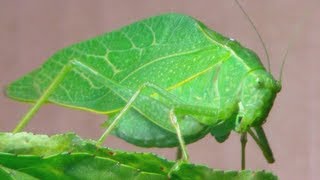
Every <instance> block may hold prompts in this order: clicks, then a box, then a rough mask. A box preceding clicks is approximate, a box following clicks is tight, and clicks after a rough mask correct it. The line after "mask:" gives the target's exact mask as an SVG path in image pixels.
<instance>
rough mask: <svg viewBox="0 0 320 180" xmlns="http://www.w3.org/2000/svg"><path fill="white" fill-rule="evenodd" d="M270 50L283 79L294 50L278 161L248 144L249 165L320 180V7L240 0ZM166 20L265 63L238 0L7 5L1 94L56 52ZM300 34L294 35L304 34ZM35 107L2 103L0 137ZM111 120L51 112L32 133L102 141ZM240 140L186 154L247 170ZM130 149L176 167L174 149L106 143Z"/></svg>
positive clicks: (71, 0) (276, 113)
mask: <svg viewBox="0 0 320 180" xmlns="http://www.w3.org/2000/svg"><path fill="white" fill-rule="evenodd" d="M240 2H241V4H242V5H243V6H244V9H245V10H246V12H247V13H248V14H249V15H250V17H251V18H252V20H253V21H254V23H255V25H256V26H257V28H258V30H259V32H260V33H261V36H262V37H263V39H264V40H265V43H266V45H267V48H268V50H269V52H270V58H271V63H272V70H273V72H274V75H275V77H279V71H280V65H281V62H282V58H283V55H284V51H285V49H286V48H287V46H288V43H289V42H290V41H292V39H295V41H294V43H293V44H292V47H291V48H290V50H289V55H288V59H287V63H286V65H285V69H284V76H283V89H282V92H281V93H280V94H279V95H278V97H277V99H276V102H275V104H274V106H273V109H272V111H271V113H270V116H269V118H268V122H267V123H266V124H265V131H266V133H267V135H268V138H269V141H270V144H271V147H272V148H273V151H274V155H275V158H276V162H275V163H274V164H271V165H269V164H267V163H266V161H265V160H264V158H263V156H262V154H261V152H260V150H259V149H258V147H257V146H256V144H255V143H254V142H253V140H252V139H251V138H249V144H248V148H247V166H248V168H250V169H255V170H256V169H266V170H271V171H273V172H274V173H275V174H277V175H278V176H279V177H280V179H291V180H295V179H297V180H298V179H318V178H319V177H320V169H319V168H320V154H319V152H320V131H319V130H318V129H317V128H320V121H319V119H317V117H316V115H318V114H319V112H320V102H319V101H320V73H319V67H320V60H319V58H318V56H317V55H318V52H319V51H320V35H319V32H320V23H319V18H320V1H318V0H305V1H300V0H280V1H279V0H268V1H263V0H242V1H240ZM165 12H179V13H185V14H188V15H191V16H193V17H196V18H197V19H199V20H201V21H202V22H204V23H205V24H206V25H207V26H208V27H210V28H212V29H214V30H216V31H218V32H220V33H222V34H224V35H226V36H228V37H232V38H234V39H237V40H238V41H240V42H241V43H242V44H243V45H245V46H246V47H249V48H251V49H253V50H254V51H255V52H257V53H258V54H259V55H260V57H261V59H262V60H263V62H264V63H265V64H266V58H265V55H264V53H263V49H262V46H261V43H260V42H259V39H258V38H257V36H256V34H255V32H254V30H253V28H252V26H250V24H249V21H248V20H247V19H246V18H245V16H244V15H243V14H242V13H241V11H240V9H239V8H238V7H237V6H236V3H235V2H234V1H232V0H198V1H191V0H189V1H188V0H186V1H179V0H161V1H150V0H135V1H131V0H122V1H119V0H105V1H103V0H96V1H85V0H68V1H64V0H55V1H40V0H29V1H22V0H20V1H19V0H17V1H10V0H0V40H1V41H0V88H1V90H3V89H4V88H5V86H6V84H8V83H9V82H11V81H13V80H15V79H17V78H18V77H20V76H22V75H23V74H25V73H27V72H29V71H31V70H32V69H34V68H37V67H39V66H40V65H41V64H42V63H43V62H44V61H45V60H46V59H47V58H48V57H49V56H50V55H52V54H53V53H54V52H56V51H57V50H58V49H60V48H63V47H65V46H67V45H70V44H73V43H75V42H79V41H82V40H85V39H88V38H91V37H94V36H96V35H98V34H101V33H104V32H108V31H112V30H114V29H117V28H119V27H122V26H124V25H127V24H129V23H132V22H134V21H137V20H140V19H142V18H146V17H149V16H153V15H156V14H160V13H165ZM297 25H298V26H300V33H298V34H297V33H296V30H295V29H296V26H297ZM29 107H30V105H28V104H25V103H19V102H16V101H13V100H10V99H8V98H6V97H5V96H4V94H3V93H1V95H0V114H1V116H0V131H11V130H12V129H13V128H14V126H15V124H17V123H18V121H19V119H20V118H21V117H22V116H23V115H24V113H25V112H26V111H27V110H28V108H29ZM104 120H105V117H104V116H101V115H97V114H92V113H89V112H82V111H79V110H73V109H66V108H62V107H58V106H55V105H45V106H44V107H43V108H41V110H40V112H39V113H38V114H37V115H36V116H35V117H34V119H33V120H32V121H31V123H30V124H29V125H28V127H27V128H26V131H31V132H34V133H43V134H44V133H45V134H56V133H63V132H69V131H73V132H76V133H78V134H79V135H80V136H82V137H83V138H91V139H97V138H98V137H99V136H100V135H101V134H102V132H103V131H102V129H100V128H99V125H100V124H101V123H102V122H103V121H104ZM239 140H240V137H239V135H237V134H235V133H233V134H232V135H231V137H230V138H229V140H227V141H226V142H225V143H223V144H219V143H217V142H215V140H214V139H213V138H212V137H211V136H207V137H206V138H204V139H202V140H200V141H198V142H196V143H194V144H191V145H189V146H188V150H189V153H190V157H191V161H192V162H194V163H200V164H205V165H208V166H210V167H213V168H219V169H239V168H240V141H239ZM105 144H106V145H107V146H109V147H112V148H119V149H125V150H129V151H152V152H156V153H157V154H160V155H162V156H165V157H167V158H169V159H174V156H175V149H155V148H152V149H145V148H139V147H135V146H133V145H130V144H128V143H126V142H124V141H123V140H121V139H118V138H115V137H109V139H107V142H106V143H105Z"/></svg>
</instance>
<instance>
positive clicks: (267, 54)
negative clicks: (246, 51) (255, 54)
mask: <svg viewBox="0 0 320 180" xmlns="http://www.w3.org/2000/svg"><path fill="white" fill-rule="evenodd" d="M234 1H235V2H236V3H237V5H238V7H239V8H240V9H241V11H242V13H243V14H244V15H245V16H246V18H247V19H248V20H249V22H250V24H251V26H252V27H253V29H254V31H255V32H256V34H257V35H258V37H259V40H260V42H261V44H262V46H263V49H264V53H265V54H266V57H267V61H268V71H269V72H270V73H271V65H270V58H269V53H268V50H267V47H266V45H265V43H264V41H263V39H262V37H261V35H260V33H259V31H258V29H257V28H256V26H255V25H254V23H253V21H252V20H251V18H250V17H249V15H248V14H247V13H246V11H245V10H244V9H243V7H242V6H241V4H240V3H239V1H238V0H234Z"/></svg>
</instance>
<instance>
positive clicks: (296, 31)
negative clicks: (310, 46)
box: [279, 10, 313, 84]
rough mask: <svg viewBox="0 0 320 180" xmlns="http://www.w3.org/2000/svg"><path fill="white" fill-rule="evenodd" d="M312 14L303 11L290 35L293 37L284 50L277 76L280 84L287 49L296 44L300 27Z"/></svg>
mask: <svg viewBox="0 0 320 180" xmlns="http://www.w3.org/2000/svg"><path fill="white" fill-rule="evenodd" d="M311 12H313V11H308V12H307V10H305V11H304V14H305V15H304V16H302V18H300V22H299V23H297V24H296V25H295V29H294V32H293V34H292V36H293V37H290V39H289V43H288V46H287V49H286V50H285V53H284V56H283V59H282V63H281V67H280V73H279V74H280V75H279V82H280V84H281V82H282V76H283V69H284V65H285V63H286V60H287V57H288V52H289V49H291V47H292V45H293V44H294V42H296V40H297V38H298V34H299V33H300V31H301V27H303V25H304V23H305V22H306V21H305V19H306V17H307V16H309V14H310V13H311Z"/></svg>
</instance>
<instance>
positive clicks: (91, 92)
mask: <svg viewBox="0 0 320 180" xmlns="http://www.w3.org/2000/svg"><path fill="white" fill-rule="evenodd" d="M203 28H204V26H203V25H202V24H201V23H199V22H198V21H197V20H195V19H193V18H191V17H189V16H185V15H180V14H165V15H161V16H156V17H151V18H149V19H145V20H142V21H139V22H136V23H134V24H131V25H129V26H126V27H124V28H121V29H119V30H117V31H113V32H110V33H106V34H103V35H100V36H98V37H96V38H93V39H90V40H87V41H84V42H81V43H78V44H75V45H72V46H69V47H67V48H64V49H62V50H60V51H58V52H57V53H55V54H54V55H53V56H52V57H50V58H49V59H48V60H47V61H46V62H45V63H44V64H43V65H42V66H41V67H40V68H39V69H36V70H34V71H33V72H31V73H29V74H27V75H26V76H24V77H22V78H20V79H18V80H17V81H15V82H13V83H12V84H10V85H9V86H8V88H7V91H6V93H7V95H8V96H9V97H11V98H14V99H18V100H21V101H36V100H37V99H38V98H39V97H40V96H41V94H42V93H43V92H44V90H45V89H46V88H47V87H48V85H49V84H50V83H51V82H52V80H53V78H54V77H55V76H56V75H57V73H58V72H59V71H60V70H61V68H62V67H63V66H64V65H65V64H67V63H68V61H70V60H74V59H76V60H78V61H81V62H82V63H84V64H86V65H88V66H90V67H91V68H92V69H95V70H96V71H97V72H99V73H101V74H103V75H104V76H105V77H107V78H109V79H111V80H113V81H114V82H117V83H119V84H121V85H124V86H125V87H130V88H132V89H137V87H139V86H140V85H141V84H142V83H143V82H152V83H154V84H157V85H158V86H160V87H163V88H170V87H171V89H172V88H174V87H175V88H177V87H179V86H181V85H182V84H183V83H186V82H187V81H188V80H189V81H190V80H191V79H192V78H196V77H198V76H199V73H200V74H201V72H204V71H206V70H208V69H210V67H213V66H214V65H215V64H217V62H220V61H221V60H222V59H226V58H228V57H229V56H230V52H228V51H227V50H226V49H225V48H223V47H222V46H218V45H216V44H213V43H212V37H211V38H208V35H206V34H205V32H204V29H203ZM213 38H216V39H217V40H219V42H221V43H224V42H223V41H228V39H227V38H223V37H222V36H221V35H219V34H215V36H214V37H213ZM197 75H198V76H197ZM179 94H180V93H179ZM49 101H50V102H53V103H57V104H61V105H65V106H70V107H74V108H81V109H87V110H91V111H95V112H100V113H107V112H112V111H114V110H117V109H119V108H121V107H122V106H123V105H124V102H123V101H122V100H121V99H120V98H119V97H118V96H117V95H115V94H113V93H112V92H110V90H108V89H107V88H106V87H104V86H103V85H102V84H101V83H99V82H97V81H95V79H94V78H88V77H86V76H83V75H82V74H81V73H79V72H77V71H76V70H74V71H72V72H71V73H69V74H68V75H67V77H66V78H65V79H64V81H63V82H62V83H61V85H60V86H59V88H58V89H57V90H56V92H55V93H54V94H53V95H52V96H51V97H50V98H49Z"/></svg>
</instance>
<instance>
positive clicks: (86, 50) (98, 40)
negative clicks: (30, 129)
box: [6, 13, 281, 162]
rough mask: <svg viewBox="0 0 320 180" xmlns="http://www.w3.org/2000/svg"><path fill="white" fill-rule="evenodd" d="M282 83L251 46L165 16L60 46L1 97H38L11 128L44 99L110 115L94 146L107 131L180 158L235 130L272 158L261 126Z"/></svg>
mask: <svg viewBox="0 0 320 180" xmlns="http://www.w3.org/2000/svg"><path fill="white" fill-rule="evenodd" d="M280 89H281V85H280V83H279V81H277V80H275V79H274V78H273V76H272V75H271V74H270V73H269V72H268V71H267V70H266V69H265V68H264V66H263V65H262V63H261V62H260V60H259V58H258V56H257V55H256V54H255V53H254V52H253V51H251V50H250V49H247V48H245V47H243V46H242V45H240V43H238V42H237V41H235V40H233V39H230V38H227V37H224V36H223V35H221V34H219V33H217V32H215V31H213V30H211V29H209V28H207V27H206V26H205V25H204V24H203V23H201V22H200V21H198V20H196V19H194V18H192V17H190V16H187V15H182V14H174V13H171V14H163V15H159V16H154V17H150V18H147V19H144V20H141V21H138V22H135V23H133V24H131V25H128V26H126V27H123V28H121V29H118V30H115V31H113V32H109V33H105V34H102V35H100V36H97V37H95V38H93V39H90V40H87V41H83V42H81V43H78V44H74V45H71V46H69V47H66V48H64V49H61V50H59V51H58V52H57V53H55V54H54V55H53V56H51V57H50V58H49V59H48V60H47V61H46V62H45V63H44V64H43V65H42V66H41V67H39V68H37V69H35V70H33V71H32V72H31V73H29V74H27V75H25V76H23V77H22V78H20V79H18V80H16V81H15V82H13V83H12V84H10V85H9V86H8V87H7V91H6V94H7V95H8V96H9V97H11V98H14V99H17V100H21V101H28V102H35V105H34V107H33V108H32V109H31V110H30V111H29V113H28V114H27V115H26V116H25V117H24V118H23V120H22V121H21V123H20V124H19V125H18V126H17V128H16V129H15V130H14V132H18V131H21V130H22V129H23V127H24V126H25V125H26V124H27V122H28V121H29V120H30V118H31V117H32V116H33V114H34V113H35V112H36V111H37V110H38V109H39V108H40V106H41V105H42V104H43V103H44V102H51V103H55V104H59V105H63V106H67V107H72V108H77V109H82V110H88V111H92V112H95V113H100V114H105V115H108V116H109V120H108V121H107V122H106V124H107V125H108V128H107V130H106V132H105V133H104V135H103V136H102V137H101V138H100V140H99V142H100V143H102V142H103V140H104V139H105V137H106V135H108V134H109V133H111V132H112V133H113V134H115V135H116V136H118V137H120V138H122V139H124V140H126V141H127V142H129V143H132V144H135V145H138V146H143V147H177V146H180V148H181V152H182V159H183V160H187V159H188V155H187V152H186V150H185V145H184V144H189V143H192V142H195V141H197V140H199V139H201V138H202V137H204V136H205V135H207V134H208V133H211V134H212V135H213V136H214V137H215V138H216V139H217V140H218V141H220V142H223V141H224V140H225V139H226V138H227V137H228V135H229V134H230V132H231V131H232V130H235V131H236V132H238V133H240V134H242V138H241V139H242V142H243V145H245V141H246V133H247V132H249V133H250V135H252V136H253V138H254V139H255V140H256V142H257V143H258V145H259V146H260V148H261V149H262V151H263V153H264V155H265V157H266V158H267V160H268V161H269V162H273V161H274V159H273V156H272V152H271V150H270V148H269V145H268V142H267V139H266V137H265V134H264V132H263V129H262V124H263V123H264V122H265V120H266V118H267V116H268V113H269V111H270V109H271V107H272V104H273V101H274V99H275V97H276V95H277V93H278V92H279V91H280ZM243 148H244V147H243Z"/></svg>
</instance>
